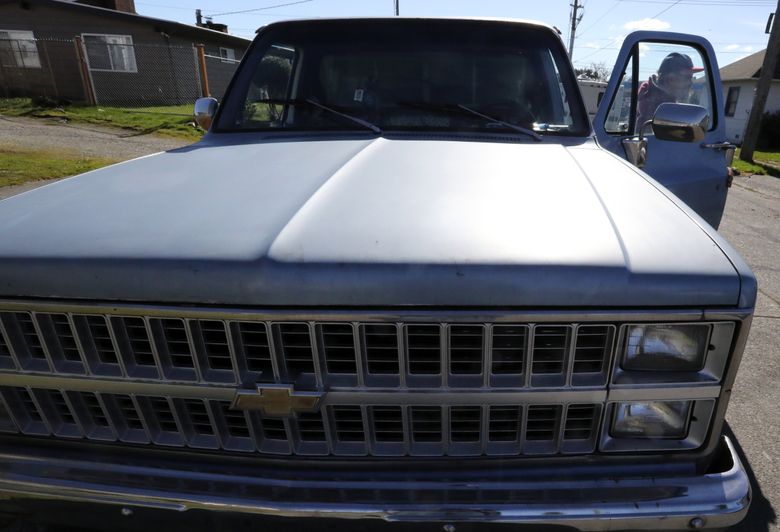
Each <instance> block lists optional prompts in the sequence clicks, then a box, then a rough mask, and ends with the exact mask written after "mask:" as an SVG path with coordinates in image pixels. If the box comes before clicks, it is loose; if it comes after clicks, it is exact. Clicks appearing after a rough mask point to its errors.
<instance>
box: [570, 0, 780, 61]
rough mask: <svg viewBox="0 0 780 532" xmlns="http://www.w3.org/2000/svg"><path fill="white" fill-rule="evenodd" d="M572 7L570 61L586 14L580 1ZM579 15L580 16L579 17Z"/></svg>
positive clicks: (576, 1) (577, 0) (575, 0)
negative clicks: (576, 34) (579, 27)
mask: <svg viewBox="0 0 780 532" xmlns="http://www.w3.org/2000/svg"><path fill="white" fill-rule="evenodd" d="M778 1H780V0H778ZM569 5H570V6H571V33H570V34H569V59H571V57H572V54H574V34H575V33H576V32H577V26H579V24H580V21H581V20H582V15H583V14H584V13H579V11H580V9H582V10H583V11H584V10H585V7H584V6H581V5H580V0H574V3H573V4H569ZM578 15H579V16H578Z"/></svg>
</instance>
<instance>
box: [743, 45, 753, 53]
mask: <svg viewBox="0 0 780 532" xmlns="http://www.w3.org/2000/svg"><path fill="white" fill-rule="evenodd" d="M742 51H743V52H752V51H753V47H752V46H743V47H742Z"/></svg>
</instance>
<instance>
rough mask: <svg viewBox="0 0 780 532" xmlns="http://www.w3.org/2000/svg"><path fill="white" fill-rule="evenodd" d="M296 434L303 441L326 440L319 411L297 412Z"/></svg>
mask: <svg viewBox="0 0 780 532" xmlns="http://www.w3.org/2000/svg"><path fill="white" fill-rule="evenodd" d="M298 434H299V435H300V438H301V440H303V441H316V442H319V441H326V440H327V437H326V436H325V424H324V423H323V422H322V414H320V413H319V412H302V413H300V414H298Z"/></svg>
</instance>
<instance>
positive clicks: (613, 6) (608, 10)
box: [578, 0, 620, 37]
mask: <svg viewBox="0 0 780 532" xmlns="http://www.w3.org/2000/svg"><path fill="white" fill-rule="evenodd" d="M619 5H620V2H619V1H618V0H615V3H614V4H612V7H610V8H609V9H607V10H606V11H605V12H604V14H603V15H601V16H600V17H599V18H597V19H596V20H595V21H593V24H591V25H590V26H586V27H585V29H584V30H582V31H581V32H580V34H579V35H578V37H582V34H583V33H586V32H587V31H588V30H590V29H592V28H594V27H595V26H596V24H598V23H599V22H601V21H602V20H604V17H606V16H607V15H609V14H610V13H612V11H614V9H615V8H616V7H617V6H619Z"/></svg>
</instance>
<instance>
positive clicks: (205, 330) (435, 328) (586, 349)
mask: <svg viewBox="0 0 780 532" xmlns="http://www.w3.org/2000/svg"><path fill="white" fill-rule="evenodd" d="M0 324H1V325H2V329H0V332H3V334H2V335H0V371H2V370H4V369H14V368H16V367H18V368H21V369H22V371H25V372H31V373H50V374H59V375H84V374H90V375H92V376H94V377H97V378H101V377H105V378H117V377H120V378H133V379H142V380H159V381H163V382H165V381H172V382H179V381H188V382H196V383H204V384H215V385H221V384H224V385H236V384H241V383H245V384H249V383H255V382H268V383H272V382H276V383H291V384H295V385H296V386H298V387H303V388H306V387H311V388H316V387H320V386H323V385H325V386H327V385H348V386H358V385H360V386H363V385H365V386H369V387H371V386H379V387H412V388H414V387H424V388H428V387H440V386H445V385H450V386H456V387H467V388H482V387H486V386H487V387H509V388H523V387H558V386H562V387H563V386H569V385H571V386H603V385H605V384H606V378H607V373H608V370H609V362H610V360H611V357H612V352H613V350H614V344H615V336H616V335H615V330H616V328H615V326H614V325H611V324H584V325H556V324H484V323H409V324H404V323H371V322H366V323H355V322H342V323H314V322H269V321H246V320H236V321H233V320H216V319H179V318H169V317H148V318H143V317H134V316H101V315H92V314H76V313H74V314H66V313H27V312H3V313H0ZM528 370H530V372H529V371H528Z"/></svg>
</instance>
